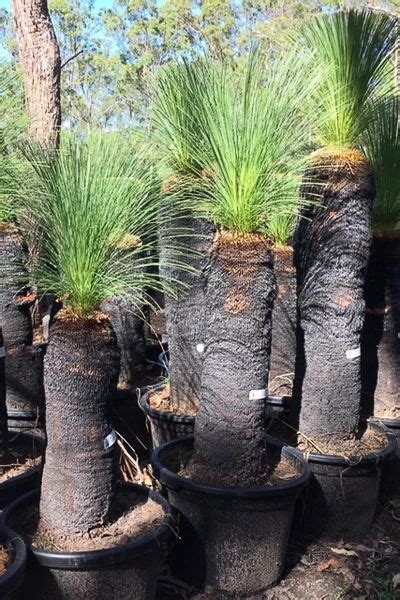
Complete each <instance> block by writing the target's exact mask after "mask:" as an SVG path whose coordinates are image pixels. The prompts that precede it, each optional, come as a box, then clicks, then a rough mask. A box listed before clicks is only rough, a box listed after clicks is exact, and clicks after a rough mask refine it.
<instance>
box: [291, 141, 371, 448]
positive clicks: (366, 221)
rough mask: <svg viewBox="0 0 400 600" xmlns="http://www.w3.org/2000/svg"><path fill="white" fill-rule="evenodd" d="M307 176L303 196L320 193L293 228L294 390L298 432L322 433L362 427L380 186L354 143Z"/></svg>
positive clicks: (324, 156) (316, 160) (317, 160)
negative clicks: (364, 344) (298, 341)
mask: <svg viewBox="0 0 400 600" xmlns="http://www.w3.org/2000/svg"><path fill="white" fill-rule="evenodd" d="M307 180H308V181H309V184H307V185H305V186H304V188H303V197H305V198H309V199H311V198H314V199H315V194H316V193H317V194H318V195H319V198H318V200H319V202H318V203H317V204H314V205H312V206H308V207H306V208H305V209H304V210H303V215H302V216H303V217H305V218H302V219H300V220H299V223H298V227H297V231H296V234H295V264H296V269H297V277H298V318H299V328H300V330H301V336H302V338H303V342H304V346H303V348H300V351H299V356H298V357H297V361H296V380H297V381H296V385H295V389H296V394H298V393H299V391H300V390H301V414H300V431H301V432H302V433H304V434H305V435H307V436H309V437H311V438H314V439H322V440H323V439H324V438H325V437H326V436H331V435H333V434H339V435H352V434H355V433H356V432H357V430H358V427H359V421H360V410H361V377H360V354H361V352H360V342H361V330H362V326H363V321H364V310H365V302H364V296H363V287H364V278H365V270H366V266H367V262H368V255H369V247H370V243H371V209H372V201H373V198H374V194H375V189H374V180H373V174H372V170H371V167H370V164H369V163H368V161H367V159H366V158H365V157H364V156H363V155H362V154H361V153H360V152H358V151H352V150H348V151H345V150H343V151H341V152H338V153H337V154H334V153H331V154H330V153H329V152H326V151H325V152H319V153H316V154H315V155H314V157H313V160H312V164H311V167H310V170H309V172H308V174H307ZM316 182H319V185H316ZM312 184H314V185H312ZM301 352H304V357H303V358H304V363H303V362H302V360H301Z"/></svg>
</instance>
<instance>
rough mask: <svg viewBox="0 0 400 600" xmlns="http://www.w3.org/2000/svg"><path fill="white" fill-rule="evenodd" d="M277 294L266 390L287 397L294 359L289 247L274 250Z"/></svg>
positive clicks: (293, 279)
mask: <svg viewBox="0 0 400 600" xmlns="http://www.w3.org/2000/svg"><path fill="white" fill-rule="evenodd" d="M274 256H275V277H276V283H277V295H276V298H275V302H274V310H273V312H272V346H271V366H270V370H269V382H268V389H269V393H270V394H271V395H272V396H291V394H292V384H293V378H294V365H295V359H296V310H297V309H296V269H295V268H294V266H293V248H292V247H291V246H285V247H283V248H275V249H274Z"/></svg>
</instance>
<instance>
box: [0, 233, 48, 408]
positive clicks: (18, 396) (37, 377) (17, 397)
mask: <svg viewBox="0 0 400 600" xmlns="http://www.w3.org/2000/svg"><path fill="white" fill-rule="evenodd" d="M26 259H27V249H26V247H25V245H24V243H23V241H22V238H21V236H20V235H19V233H18V232H17V230H16V229H12V228H10V227H7V228H4V227H3V228H2V229H0V326H1V327H2V329H3V337H4V346H5V350H6V356H7V360H6V366H5V376H6V386H7V405H8V408H9V410H19V411H21V410H24V411H26V410H29V411H33V412H35V411H37V410H40V409H41V408H42V407H43V404H44V390H43V349H42V348H41V347H40V346H38V345H36V344H32V338H33V328H32V319H31V312H30V307H31V305H32V300H31V301H27V300H26V298H27V296H26V292H27V290H26V287H25V286H26V282H27V279H28V273H27V269H26ZM28 298H29V296H28Z"/></svg>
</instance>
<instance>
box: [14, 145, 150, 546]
mask: <svg viewBox="0 0 400 600" xmlns="http://www.w3.org/2000/svg"><path fill="white" fill-rule="evenodd" d="M26 154H27V157H28V160H29V162H30V163H31V167H32V169H33V171H34V173H35V175H36V178H37V181H38V185H37V186H36V187H35V189H34V190H32V191H31V194H30V195H27V194H26V191H27V190H26V186H25V187H23V189H22V198H24V199H25V201H24V208H25V213H26V223H27V226H28V228H30V229H31V228H34V230H35V231H36V232H37V235H38V236H39V241H40V244H39V248H40V251H39V254H38V256H37V258H36V261H35V265H34V279H35V282H36V284H37V286H38V288H39V289H40V290H42V291H43V292H52V293H54V294H56V295H57V296H58V298H60V299H61V300H62V302H63V308H62V310H61V311H60V312H59V313H58V315H57V318H56V320H55V322H54V324H53V326H52V329H51V335H50V341H49V345H48V350H47V354H46V358H45V366H44V382H45V392H46V430H47V448H46V460H45V465H44V470H43V480H42V488H41V499H40V525H39V527H40V528H41V530H42V531H44V532H47V533H50V534H51V535H52V536H53V535H54V536H57V537H60V536H68V535H70V534H74V533H85V532H87V531H89V530H91V529H92V528H96V527H99V526H101V525H102V524H105V523H107V521H108V519H109V517H110V511H111V506H112V501H113V495H114V489H115V488H114V482H115V478H116V466H117V465H116V462H115V452H114V451H113V449H112V448H109V447H108V445H109V443H111V442H112V437H113V436H112V431H113V428H112V423H111V417H110V399H111V394H112V393H113V391H114V390H115V388H116V384H117V379H118V372H119V361H120V354H119V349H118V345H117V340H116V336H115V333H114V331H113V329H112V327H111V325H110V320H109V318H108V317H107V315H105V314H104V313H102V312H101V310H100V306H101V303H102V302H103V301H104V300H106V299H107V298H109V297H112V296H129V297H130V298H131V299H133V300H137V302H138V303H139V304H141V303H142V302H143V296H144V295H146V291H147V290H148V288H151V287H152V286H153V287H157V286H158V285H159V283H158V280H157V278H156V277H155V276H153V275H151V274H150V271H149V270H148V269H147V267H149V266H151V263H152V261H153V260H154V259H153V258H152V256H153V252H152V250H153V249H154V246H155V244H156V240H157V219H156V217H157V211H158V209H159V205H160V200H159V197H158V196H155V195H154V185H153V174H152V171H151V170H149V169H148V168H147V164H146V162H145V161H144V157H143V154H142V153H141V152H140V151H139V150H136V151H135V148H132V145H131V144H129V143H126V142H125V141H124V140H123V139H119V138H117V137H115V136H107V135H104V136H99V137H97V138H96V140H95V141H93V140H90V141H78V140H77V139H75V138H70V139H66V140H65V141H64V142H63V144H62V147H61V149H60V150H59V151H53V152H52V153H46V152H45V151H38V150H37V149H36V148H35V149H28V151H27V152H26ZM110 434H111V435H110Z"/></svg>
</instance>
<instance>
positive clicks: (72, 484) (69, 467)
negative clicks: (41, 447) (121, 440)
mask: <svg viewBox="0 0 400 600" xmlns="http://www.w3.org/2000/svg"><path fill="white" fill-rule="evenodd" d="M118 372H119V351H118V346H117V341H116V336H115V333H114V332H113V330H112V329H111V326H110V324H109V321H108V320H107V319H104V318H103V319H101V320H86V321H72V320H71V319H65V318H63V315H60V316H59V317H58V318H57V319H56V321H55V323H54V326H53V327H52V330H51V335H50V342H49V345H48V350H47V354H46V358H45V369H44V381H45V392H46V432H47V448H46V457H45V465H44V470H43V480H42V488H41V500H40V519H41V520H40V526H41V527H43V528H45V529H46V530H48V531H54V532H55V533H56V534H57V535H69V534H72V533H76V532H87V531H88V530H90V529H91V528H93V527H96V526H98V525H101V524H102V523H104V522H106V520H107V517H108V514H109V510H110V505H111V502H112V497H113V482H114V475H115V474H114V468H115V464H114V459H115V456H114V452H113V451H112V450H111V451H109V452H106V451H105V450H104V447H103V442H104V439H105V437H106V436H107V435H108V434H109V433H110V431H111V430H112V427H111V420H110V414H109V402H110V396H111V394H113V393H114V392H115V389H116V385H117V380H118Z"/></svg>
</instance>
